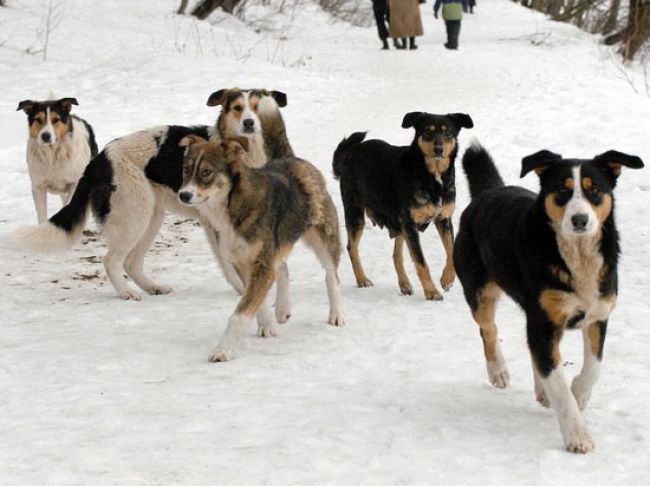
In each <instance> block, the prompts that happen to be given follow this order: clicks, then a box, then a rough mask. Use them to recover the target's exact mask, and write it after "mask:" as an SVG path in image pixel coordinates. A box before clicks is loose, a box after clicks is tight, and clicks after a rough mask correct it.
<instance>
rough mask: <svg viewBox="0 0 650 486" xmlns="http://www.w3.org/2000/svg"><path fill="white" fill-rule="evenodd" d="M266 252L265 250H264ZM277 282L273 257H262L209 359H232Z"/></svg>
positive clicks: (213, 360) (254, 267) (214, 360)
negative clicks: (245, 332)
mask: <svg viewBox="0 0 650 486" xmlns="http://www.w3.org/2000/svg"><path fill="white" fill-rule="evenodd" d="M262 251H263V252H264V250H262ZM274 282H275V268H274V265H273V261H272V260H271V258H260V257H258V260H257V261H256V263H255V265H254V266H253V268H252V271H251V273H250V281H249V282H248V285H246V290H245V291H244V295H243V296H242V298H241V300H240V301H239V303H238V304H237V308H236V309H235V312H234V313H233V314H232V315H231V316H230V319H228V326H227V327H226V331H225V332H224V334H223V336H222V337H221V339H220V340H219V343H218V344H217V345H216V346H214V347H213V348H212V351H211V352H210V355H209V357H208V360H209V361H212V362H218V361H228V360H230V359H232V357H233V355H234V353H235V350H236V349H237V346H238V344H239V341H240V340H241V338H242V335H243V334H244V331H245V330H246V328H247V327H248V326H249V325H250V323H251V322H252V320H253V317H255V315H257V313H258V311H259V310H260V307H261V306H262V304H263V303H264V300H265V299H266V296H267V294H268V293H269V289H270V288H271V287H272V286H273V283H274Z"/></svg>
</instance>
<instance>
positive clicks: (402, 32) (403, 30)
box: [388, 0, 424, 49]
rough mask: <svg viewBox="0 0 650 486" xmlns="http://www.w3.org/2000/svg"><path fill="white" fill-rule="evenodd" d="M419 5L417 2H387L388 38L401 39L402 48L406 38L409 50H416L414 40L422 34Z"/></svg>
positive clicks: (403, 0) (394, 0) (408, 0)
mask: <svg viewBox="0 0 650 486" xmlns="http://www.w3.org/2000/svg"><path fill="white" fill-rule="evenodd" d="M419 3H420V2H419V0H388V7H389V9H390V36H391V37H392V38H393V39H399V38H401V39H402V40H403V45H404V48H406V38H407V37H408V39H409V44H408V45H409V49H417V48H418V46H416V45H415V38H416V37H418V36H421V35H423V34H424V29H423V28H422V17H421V16H420V6H419Z"/></svg>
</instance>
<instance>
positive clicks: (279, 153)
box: [258, 96, 295, 160]
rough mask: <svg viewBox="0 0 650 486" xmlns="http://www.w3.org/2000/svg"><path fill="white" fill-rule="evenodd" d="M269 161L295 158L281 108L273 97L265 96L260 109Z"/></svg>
mask: <svg viewBox="0 0 650 486" xmlns="http://www.w3.org/2000/svg"><path fill="white" fill-rule="evenodd" d="M258 112H259V117H260V123H261V124H262V136H263V137H264V145H266V152H267V157H268V159H267V160H271V159H278V158H286V157H295V155H294V152H293V148H292V147H291V144H290V143H289V138H288V137H287V127H286V126H285V124H284V118H282V114H281V113H280V107H279V106H278V104H277V103H276V101H275V100H274V99H273V98H272V97H271V96H263V97H262V99H261V100H260V104H259V107H258Z"/></svg>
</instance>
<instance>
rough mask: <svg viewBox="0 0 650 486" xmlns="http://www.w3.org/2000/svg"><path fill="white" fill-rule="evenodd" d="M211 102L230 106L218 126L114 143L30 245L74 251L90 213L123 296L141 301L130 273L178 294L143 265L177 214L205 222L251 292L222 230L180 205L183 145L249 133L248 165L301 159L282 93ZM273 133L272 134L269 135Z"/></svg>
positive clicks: (29, 231)
mask: <svg viewBox="0 0 650 486" xmlns="http://www.w3.org/2000/svg"><path fill="white" fill-rule="evenodd" d="M207 104H208V106H217V105H219V106H221V107H222V110H221V113H220V115H219V117H218V119H217V122H216V124H215V125H214V126H205V125H198V126H178V125H161V126H157V127H152V128H149V129H146V130H141V131H139V132H135V133H132V134H130V135H126V136H124V137H121V138H118V139H115V140H113V141H111V142H109V143H108V144H107V145H106V147H105V148H104V150H102V151H101V152H100V153H99V155H97V156H96V157H95V158H93V159H92V161H91V162H90V163H89V164H88V166H87V168H86V169H85V172H84V174H83V177H82V178H81V179H80V180H79V185H78V186H77V188H76V190H75V192H74V195H73V197H72V200H71V201H70V202H69V203H68V204H67V205H66V206H65V207H64V208H63V209H61V210H60V211H59V212H58V213H56V214H55V215H54V216H52V217H51V218H50V220H49V221H46V222H45V223H43V224H40V225H39V226H36V227H27V228H23V229H21V230H20V231H19V238H20V239H21V241H22V243H23V244H24V246H25V247H27V248H30V249H32V250H34V251H41V252H52V251H57V250H59V251H60V250H66V249H68V248H69V247H71V246H72V245H73V244H74V242H75V241H76V240H77V239H78V237H79V235H80V234H81V231H82V230H83V226H84V222H85V220H86V214H87V213H88V210H89V209H90V210H92V212H93V214H94V216H95V218H96V219H97V221H98V222H99V223H100V224H101V226H102V234H103V235H104V236H105V238H106V240H107V246H108V251H107V253H106V255H105V257H104V267H105V268H106V273H107V274H108V276H109V278H110V280H111V283H112V284H113V287H114V288H115V291H116V292H117V294H118V295H119V296H120V297H121V298H123V299H126V300H140V298H141V297H140V294H139V293H138V292H137V291H136V290H135V289H133V288H132V287H131V286H130V285H129V284H128V283H127V282H126V280H125V279H124V276H123V271H126V274H127V275H128V276H129V277H130V278H131V279H132V280H133V282H135V284H136V285H137V286H138V287H140V288H141V289H143V290H144V291H146V292H147V293H149V294H151V295H158V294H166V293H168V292H170V291H171V288H170V287H168V286H167V285H161V284H159V283H157V282H154V281H153V280H151V279H150V278H149V277H148V276H147V275H145V273H144V269H143V265H144V257H145V255H146V253H147V251H148V249H149V247H150V246H151V245H152V243H153V241H154V239H155V237H156V235H157V234H158V231H159V229H160V226H161V225H162V222H163V219H164V217H165V213H167V212H174V213H176V214H182V215H184V216H186V217H189V218H194V219H198V220H199V221H200V222H201V225H202V227H203V228H204V230H205V233H206V236H207V237H208V241H209V242H210V246H211V248H212V250H213V252H214V255H215V257H216V258H217V260H218V261H219V263H220V264H221V268H222V269H223V271H224V275H225V277H226V279H227V281H228V282H229V283H230V284H231V285H232V286H233V287H234V288H235V289H236V290H237V291H239V292H241V291H243V286H242V284H241V281H240V280H239V277H238V276H237V274H236V272H235V271H234V270H233V269H232V268H230V267H229V266H228V265H224V264H223V259H222V258H221V255H220V254H219V252H218V243H217V235H216V233H215V231H214V230H213V229H211V228H210V226H209V224H207V221H204V220H201V218H200V215H199V214H198V213H197V212H196V210H193V209H192V208H189V207H186V206H183V205H182V204H180V203H179V202H178V198H177V197H176V192H177V191H178V189H179V188H180V186H181V183H182V182H183V175H182V172H183V154H184V151H183V148H182V147H179V145H178V143H179V142H180V140H181V139H182V138H184V137H185V136H187V135H192V134H193V135H197V136H200V137H203V138H208V139H210V140H214V141H220V140H222V139H223V137H229V136H242V137H245V138H247V139H248V141H249V145H250V147H252V148H251V151H252V156H251V157H249V158H248V162H249V163H250V164H252V165H253V166H256V167H258V166H261V165H264V164H265V163H266V162H267V160H268V158H269V157H283V156H290V155H293V151H292V150H291V146H290V145H289V142H288V140H287V136H286V131H285V125H284V121H283V119H282V116H281V114H280V111H279V106H286V104H287V97H286V95H285V94H284V93H282V92H279V91H267V90H261V89H260V90H240V89H237V88H235V89H222V90H219V91H216V92H214V93H212V94H211V95H210V97H209V98H208V102H207ZM267 128H268V130H269V133H265V132H266V130H267ZM269 141H273V143H272V145H268V142H269ZM281 277H282V279H283V280H282V284H281V285H280V287H279V288H282V289H285V288H286V287H287V283H286V281H285V280H286V272H283V273H282V274H281ZM278 298H280V299H281V300H282V301H283V302H285V304H283V305H280V306H277V307H276V312H278V313H279V314H278V316H279V317H278V318H279V319H286V316H288V315H289V313H290V311H289V310H288V309H287V308H286V307H288V296H287V295H286V294H285V293H282V292H281V293H279V295H278ZM280 314H284V317H283V316H281V315H280Z"/></svg>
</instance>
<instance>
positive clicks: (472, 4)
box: [469, 0, 476, 14]
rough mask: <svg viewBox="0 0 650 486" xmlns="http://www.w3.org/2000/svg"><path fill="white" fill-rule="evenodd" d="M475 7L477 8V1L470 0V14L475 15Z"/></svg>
mask: <svg viewBox="0 0 650 486" xmlns="http://www.w3.org/2000/svg"><path fill="white" fill-rule="evenodd" d="M474 7H476V0H469V13H471V14H473V13H474Z"/></svg>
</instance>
